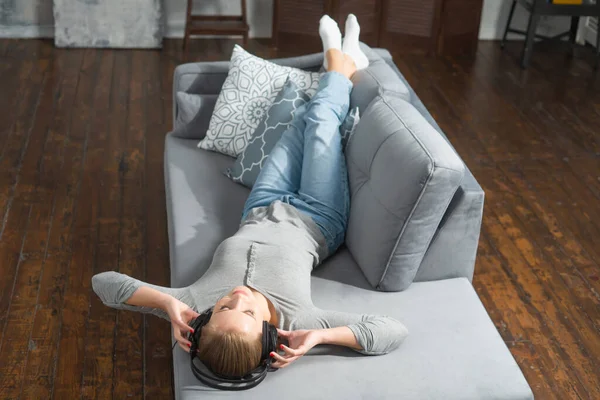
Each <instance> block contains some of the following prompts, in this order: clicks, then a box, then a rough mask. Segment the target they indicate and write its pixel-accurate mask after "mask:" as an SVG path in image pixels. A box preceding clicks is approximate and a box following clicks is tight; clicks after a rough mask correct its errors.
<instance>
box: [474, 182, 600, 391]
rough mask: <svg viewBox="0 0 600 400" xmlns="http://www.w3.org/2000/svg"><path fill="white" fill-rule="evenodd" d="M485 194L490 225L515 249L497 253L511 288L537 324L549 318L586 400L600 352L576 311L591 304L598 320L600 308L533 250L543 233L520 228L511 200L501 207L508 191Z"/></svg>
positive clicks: (542, 251)
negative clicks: (514, 287) (526, 302)
mask: <svg viewBox="0 0 600 400" xmlns="http://www.w3.org/2000/svg"><path fill="white" fill-rule="evenodd" d="M494 175H497V172H495V171H488V173H487V174H486V177H494V179H498V180H500V179H502V177H495V176H494ZM486 193H487V199H488V204H489V207H488V217H490V218H493V219H495V220H494V222H492V223H495V226H497V227H499V228H500V229H501V228H503V231H504V232H505V235H506V236H507V237H508V238H509V239H510V241H512V243H513V244H514V247H512V248H511V245H510V244H509V245H507V244H506V243H504V242H503V244H502V245H498V246H497V248H498V251H499V253H501V254H502V255H503V256H504V257H505V258H506V259H507V264H508V265H510V266H511V270H512V271H514V279H515V281H516V283H515V284H518V285H520V286H521V287H522V288H523V291H525V292H526V293H527V295H528V298H529V300H530V301H531V304H532V305H533V306H535V307H536V309H537V310H538V311H539V312H540V313H543V314H544V316H543V318H542V315H539V316H538V318H540V319H546V318H548V317H551V318H552V319H553V320H554V321H555V323H553V324H552V325H549V332H554V334H555V335H556V336H555V337H556V338H557V341H558V342H559V343H560V348H561V349H564V351H566V353H567V357H568V358H569V359H571V360H572V365H573V366H572V368H571V369H572V370H574V371H575V372H576V373H577V376H578V377H580V379H581V380H582V383H583V385H584V387H585V388H586V389H587V390H589V391H590V395H591V397H594V396H595V394H594V393H596V392H598V390H599V388H598V387H595V385H596V380H595V377H593V376H590V375H589V371H595V370H598V369H599V368H600V366H599V365H597V363H596V360H597V359H598V356H599V355H600V347H599V346H597V340H598V339H597V332H598V329H597V326H595V324H594V323H593V321H591V320H590V319H589V318H587V316H586V315H585V313H581V312H580V310H581V307H582V305H585V304H586V303H588V304H589V303H590V301H591V302H592V303H591V304H590V306H589V308H590V311H592V310H596V311H595V314H600V313H599V312H598V311H597V310H599V309H600V308H598V304H600V303H599V302H598V301H595V300H597V299H594V298H593V297H590V296H589V295H586V296H582V295H578V294H580V293H581V289H582V290H583V291H584V294H589V290H587V288H586V287H581V288H580V290H579V291H577V290H573V288H572V285H569V283H568V282H566V281H565V276H570V273H571V271H569V270H567V269H566V268H565V267H564V265H563V263H562V261H563V260H559V261H558V262H557V263H554V262H553V261H555V260H553V259H552V254H548V253H549V250H548V249H547V248H544V247H543V246H539V245H537V243H536V240H537V237H538V236H540V234H543V231H542V232H539V231H533V232H532V231H531V230H530V229H531V228H532V225H531V223H532V221H531V220H529V221H527V224H524V223H523V222H521V221H520V220H519V219H518V218H516V217H515V216H514V212H513V204H518V202H517V201H516V199H514V198H513V197H512V196H510V197H509V198H510V199H511V201H510V202H509V201H506V197H508V196H507V193H510V190H507V185H501V184H499V185H493V184H490V185H486ZM496 221H497V222H498V223H496ZM533 222H534V221H533ZM534 223H535V222H534ZM538 225H539V223H538ZM542 229H543V228H542ZM530 238H531V239H530ZM515 250H516V251H517V254H518V253H520V255H521V257H522V260H520V259H519V257H515V258H512V259H511V258H510V257H514V254H515V253H514V251H515ZM509 253H510V255H508V254H509ZM523 261H524V262H523ZM523 266H524V267H523ZM527 266H528V267H529V268H527ZM525 288H526V289H525ZM565 300H569V301H565ZM594 303H596V304H594ZM582 349H587V351H584V350H582ZM575 359H577V360H578V361H575ZM599 393H600V392H599ZM584 398H585V397H584Z"/></svg>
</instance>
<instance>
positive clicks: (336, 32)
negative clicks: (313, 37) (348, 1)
mask: <svg viewBox="0 0 600 400" xmlns="http://www.w3.org/2000/svg"><path fill="white" fill-rule="evenodd" d="M319 35H321V41H322V42H323V66H324V67H325V69H327V57H325V53H327V50H329V49H338V50H339V51H342V32H340V28H339V27H338V24H337V22H335V21H334V20H333V19H331V17H330V16H329V15H323V16H322V17H321V20H320V21H319Z"/></svg>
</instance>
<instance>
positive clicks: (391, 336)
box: [295, 308, 408, 356]
mask: <svg viewBox="0 0 600 400" xmlns="http://www.w3.org/2000/svg"><path fill="white" fill-rule="evenodd" d="M297 321H298V324H297V325H296V326H295V329H328V328H336V327H339V326H347V327H348V328H349V329H350V330H351V331H352V333H354V337H355V338H356V341H357V342H358V344H359V345H360V346H361V347H362V350H356V351H357V352H359V353H361V354H365V355H372V356H374V355H382V354H387V353H389V352H391V351H392V350H395V349H397V348H398V347H399V346H400V344H402V342H403V341H404V339H405V338H406V337H407V336H408V330H407V329H406V327H405V326H404V324H402V323H401V322H400V321H398V320H396V319H394V318H390V317H387V316H383V315H368V314H352V313H345V312H339V311H330V310H321V309H318V308H315V309H313V311H312V312H311V313H309V314H307V315H304V316H303V317H301V318H299V319H298V320H297Z"/></svg>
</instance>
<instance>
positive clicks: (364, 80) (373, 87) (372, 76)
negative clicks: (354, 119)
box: [350, 43, 410, 112]
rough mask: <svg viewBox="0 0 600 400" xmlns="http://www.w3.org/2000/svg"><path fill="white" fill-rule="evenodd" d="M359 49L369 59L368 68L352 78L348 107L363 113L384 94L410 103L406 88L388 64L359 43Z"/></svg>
mask: <svg viewBox="0 0 600 400" xmlns="http://www.w3.org/2000/svg"><path fill="white" fill-rule="evenodd" d="M361 49H362V51H363V52H364V53H365V55H366V56H367V58H368V59H369V66H368V67H367V68H365V69H361V70H360V71H357V72H356V73H355V74H354V75H353V76H352V83H353V84H354V87H353V88H352V93H351V94H350V107H351V108H354V107H358V108H359V110H360V111H361V112H364V111H365V110H366V109H367V107H368V106H369V104H370V103H371V101H373V99H374V98H375V97H377V96H378V95H380V94H383V93H385V92H392V93H394V94H395V95H396V96H399V97H401V98H403V99H405V100H407V101H410V93H409V90H408V87H407V86H406V85H405V84H404V82H402V80H401V79H400V78H399V77H398V74H396V72H395V71H394V70H393V69H392V68H391V67H390V66H389V65H388V63H387V62H385V60H384V59H383V58H382V57H381V56H380V55H378V54H377V53H375V52H374V51H373V50H372V49H371V48H370V47H369V46H367V45H365V44H363V43H361Z"/></svg>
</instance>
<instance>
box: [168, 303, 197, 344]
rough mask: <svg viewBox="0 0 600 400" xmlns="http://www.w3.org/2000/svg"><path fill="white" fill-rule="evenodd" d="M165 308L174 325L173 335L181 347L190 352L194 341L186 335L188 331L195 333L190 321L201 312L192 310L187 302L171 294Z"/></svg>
mask: <svg viewBox="0 0 600 400" xmlns="http://www.w3.org/2000/svg"><path fill="white" fill-rule="evenodd" d="M164 310H165V311H166V312H167V314H168V315H169V319H170V320H171V325H172V326H173V336H174V337H175V340H177V342H178V343H179V347H181V348H182V349H183V350H184V351H185V352H189V350H190V347H191V345H192V343H191V342H190V341H189V340H188V339H187V338H186V337H187V334H188V333H194V330H193V329H192V327H191V326H189V325H188V323H189V321H191V320H193V319H195V318H196V317H198V315H200V314H198V313H197V312H196V311H194V310H192V309H191V308H190V307H189V306H188V305H187V304H185V303H183V302H182V301H180V300H177V299H176V298H174V297H171V296H169V298H168V299H167V301H166V304H165V306H164Z"/></svg>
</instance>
